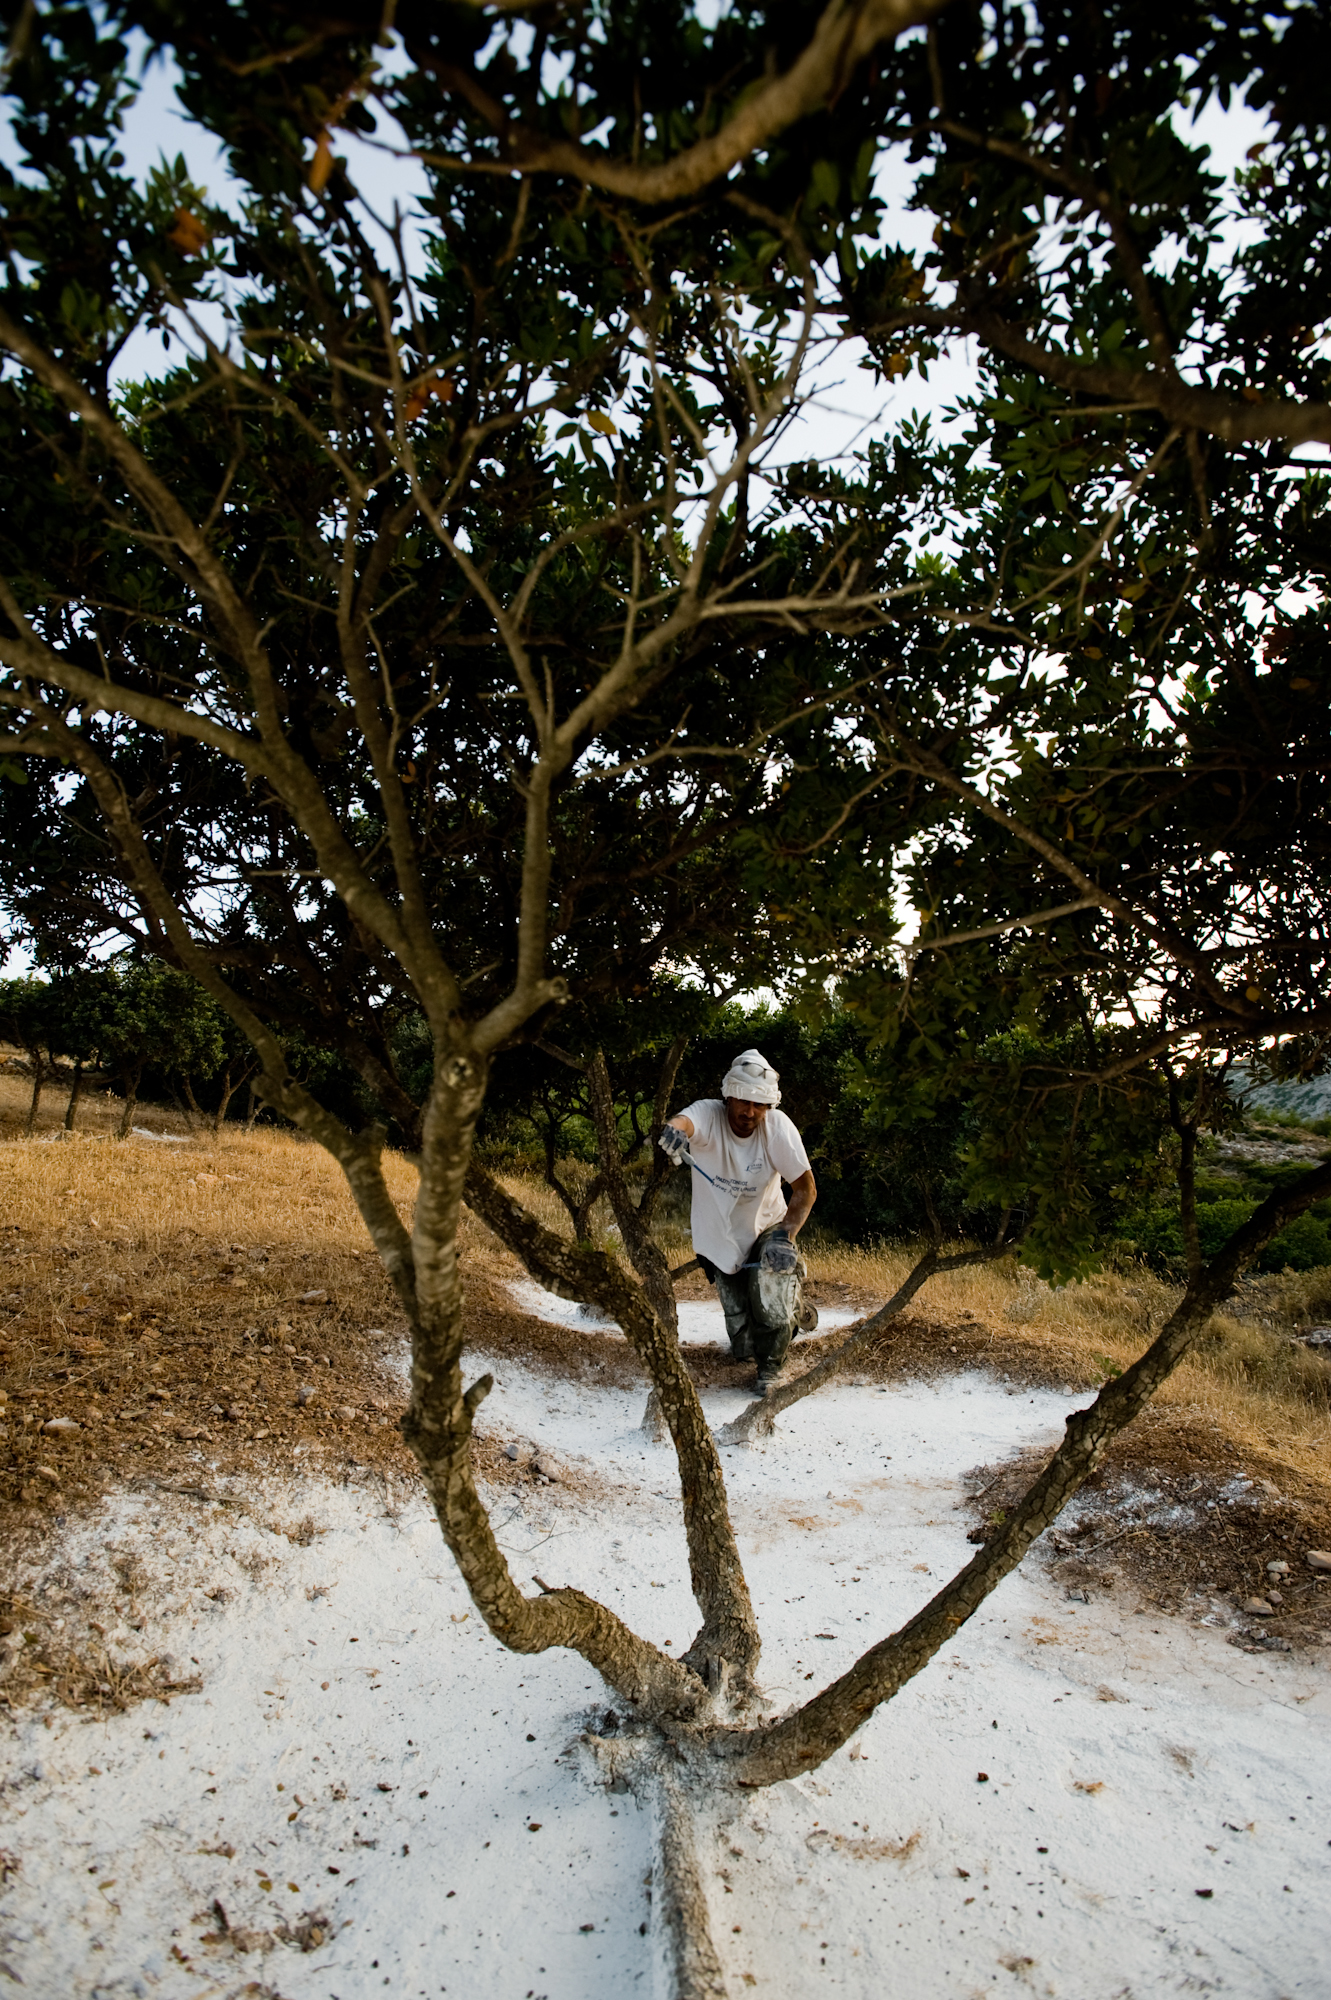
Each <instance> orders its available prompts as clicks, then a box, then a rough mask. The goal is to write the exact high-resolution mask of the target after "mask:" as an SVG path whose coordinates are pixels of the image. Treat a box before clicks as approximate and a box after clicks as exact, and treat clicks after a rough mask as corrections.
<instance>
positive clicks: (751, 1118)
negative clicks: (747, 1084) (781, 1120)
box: [726, 1097, 767, 1139]
mask: <svg viewBox="0 0 1331 2000" xmlns="http://www.w3.org/2000/svg"><path fill="white" fill-rule="evenodd" d="M766 1116H767V1106H766V1105H765V1104H751V1103H750V1102H749V1099H748V1098H747V1097H728V1098H727V1099H726V1117H727V1118H728V1119H729V1120H730V1129H731V1131H732V1132H733V1133H734V1134H735V1137H736V1138H737V1139H751V1138H752V1137H753V1135H754V1133H755V1132H756V1131H757V1130H758V1127H759V1126H760V1125H761V1124H762V1122H763V1120H764V1118H766Z"/></svg>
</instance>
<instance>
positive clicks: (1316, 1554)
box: [1304, 1549, 1331, 1574]
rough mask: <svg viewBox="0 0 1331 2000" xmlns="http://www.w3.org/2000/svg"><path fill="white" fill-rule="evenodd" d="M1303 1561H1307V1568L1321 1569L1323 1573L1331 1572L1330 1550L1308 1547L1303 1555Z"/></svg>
mask: <svg viewBox="0 0 1331 2000" xmlns="http://www.w3.org/2000/svg"><path fill="white" fill-rule="evenodd" d="M1304 1561H1305V1562H1306V1563H1307V1565H1308V1567H1309V1569H1316V1570H1321V1571H1322V1572H1323V1573H1324V1574H1331V1551H1328V1550H1326V1549H1309V1550H1308V1553H1307V1555H1306V1556H1305V1557H1304Z"/></svg>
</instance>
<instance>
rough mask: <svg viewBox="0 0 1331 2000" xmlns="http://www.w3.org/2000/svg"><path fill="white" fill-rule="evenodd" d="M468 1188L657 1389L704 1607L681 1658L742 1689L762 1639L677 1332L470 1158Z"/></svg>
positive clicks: (545, 1277) (717, 1463)
mask: <svg viewBox="0 0 1331 2000" xmlns="http://www.w3.org/2000/svg"><path fill="white" fill-rule="evenodd" d="M466 1190H467V1193H466V1198H467V1204H468V1206H469V1207H470V1208H471V1209H472V1210H473V1211H474V1212H475V1213H476V1214H477V1215H478V1216H479V1217H480V1219H481V1221H482V1222H484V1223H486V1224H488V1226H489V1227H490V1228H491V1229H493V1230H494V1232H495V1235H496V1236H498V1237H499V1239H500V1241H501V1242H503V1243H506V1244H507V1245H508V1248H509V1249H510V1250H512V1251H513V1253H514V1255H515V1256H517V1257H518V1258H519V1259H520V1261H521V1262H522V1263H523V1264H525V1265H526V1267H527V1269H528V1270H529V1271H530V1272H531V1274H532V1276H533V1277H534V1278H537V1279H539V1281H540V1282H541V1283H542V1284H544V1285H548V1286H549V1288H550V1289H551V1291H553V1292H556V1293H558V1294H559V1296H560V1297H561V1298H568V1299H578V1300H580V1301H583V1302H585V1303H589V1304H592V1305H599V1306H600V1307H601V1308H602V1310H603V1311H605V1312H607V1313H609V1315H610V1317H611V1318H612V1319H614V1320H615V1321H616V1322H617V1323H618V1324H619V1325H620V1326H621V1327H622V1328H623V1330H624V1333H625V1336H626V1337H627V1339H628V1342H629V1345H630V1347H632V1349H633V1351H634V1353H635V1354H636V1355H637V1357H638V1359H639V1360H640V1361H641V1363H642V1365H643V1367H644V1368H645V1369H646V1371H647V1375H648V1378H649V1380H650V1381H651V1382H652V1384H653V1386H654V1387H655V1388H656V1389H657V1391H658V1392H659V1394H660V1398H661V1406H662V1410H663V1412H664V1415H665V1420H666V1423H667V1424H668V1425H669V1427H670V1436H671V1439H672V1442H673V1444H674V1447H675V1455H676V1458H677V1460H678V1463H679V1476H680V1490H681V1499H682V1502H683V1511H684V1531H685V1536H686V1539H687V1542H688V1550H689V1581H690V1584H691V1586H692V1589H693V1595H694V1597H695V1599H696V1600H697V1603H698V1606H699V1608H700V1610H701V1611H702V1614H703V1627H702V1630H701V1631H700V1632H699V1633H698V1635H697V1637H696V1638H695V1639H694V1641H693V1644H692V1645H691V1646H690V1647H689V1649H688V1652H687V1653H685V1654H684V1656H683V1661H682V1662H681V1664H687V1665H688V1666H689V1667H692V1668H693V1670H694V1672H695V1673H697V1674H698V1676H699V1677H700V1679H701V1680H703V1681H705V1682H706V1684H707V1685H708V1686H709V1687H712V1688H715V1689H718V1690H719V1689H721V1688H722V1687H724V1686H725V1684H726V1681H727V1679H728V1677H729V1675H730V1674H731V1673H733V1674H734V1675H735V1676H736V1678H737V1681H738V1684H739V1687H740V1688H741V1689H742V1688H744V1687H745V1686H747V1684H748V1682H749V1679H750V1676H751V1675H752V1672H753V1669H754V1667H755V1666H756V1665H757V1662H758V1655H759V1652H760V1650H761V1646H762V1641H761V1639H760V1638H759V1636H758V1626H757V1622H756V1620H755V1618H754V1615H753V1605H752V1602H751V1600H750V1597H749V1587H748V1584H747V1583H746V1582H745V1578H744V1569H743V1565H742V1564H741V1562H740V1557H739V1550H738V1549H737V1548H736V1546H735V1534H734V1529H733V1528H732V1526H731V1522H730V1510H729V1506H728V1504H727V1501H726V1489H725V1480H724V1479H723V1477H722V1474H721V1460H720V1457H719V1455H718V1453H717V1449H716V1440H715V1439H714V1438H713V1436H712V1433H711V1431H710V1430H709V1429H708V1426H707V1419H706V1417H705V1416H704V1414H703V1408H702V1404H701V1403H700V1401H699V1400H698V1391H697V1388H696V1387H695V1385H694V1381H693V1377H692V1376H691V1375H690V1374H689V1372H688V1370H687V1369H686V1368H685V1366H684V1362H683V1360H682V1358H681V1356H680V1352H679V1341H678V1338H677V1336H676V1335H674V1334H672V1333H669V1332H667V1330H666V1328H665V1327H664V1326H663V1325H662V1323H661V1321H660V1320H659V1319H658V1317H657V1315H656V1313H655V1312H654V1311H653V1310H652V1307H651V1305H650V1303H649V1302H648V1300H647V1298H646V1296H645V1294H644V1292H643V1291H642V1289H640V1287H639V1286H637V1285H635V1284H634V1283H633V1282H632V1280H631V1279H630V1278H629V1276H628V1274H627V1273H626V1272H625V1271H624V1269H623V1268H622V1266H621V1265H619V1264H618V1263H616V1262H615V1260H614V1258H612V1257H607V1256H605V1255H604V1254H603V1253H602V1252H601V1251H599V1250H590V1249H586V1248H583V1247H581V1246H579V1245H576V1244H571V1243H568V1242H567V1241H566V1240H565V1239H564V1238H563V1237H561V1236H556V1235H554V1234H553V1232H552V1231H550V1230H548V1229H543V1228H542V1227H541V1225H540V1223H539V1222H537V1220H536V1218H535V1216H533V1215H529V1214H528V1213H527V1211H526V1209H524V1208H523V1207H522V1206H521V1204H520V1203H519V1202H516V1201H514V1200H512V1199H511V1198H510V1197H509V1196H508V1195H506V1194H505V1193H504V1190H503V1189H502V1188H501V1187H500V1186H499V1185H498V1183H497V1182H496V1181H495V1180H493V1179H492V1178H491V1176H490V1175H489V1174H487V1173H486V1172H485V1170H484V1168H483V1167H481V1166H479V1165H478V1164H477V1163H476V1162H475V1161H474V1160H473V1162H472V1163H471V1166H470V1168H469V1170H468V1174H467V1183H466ZM491 1630H494V1627H493V1625H492V1626H491ZM498 1636H500V1637H502V1636H503V1635H502V1633H501V1634H499V1635H498ZM588 1657H590V1655H589V1656H588Z"/></svg>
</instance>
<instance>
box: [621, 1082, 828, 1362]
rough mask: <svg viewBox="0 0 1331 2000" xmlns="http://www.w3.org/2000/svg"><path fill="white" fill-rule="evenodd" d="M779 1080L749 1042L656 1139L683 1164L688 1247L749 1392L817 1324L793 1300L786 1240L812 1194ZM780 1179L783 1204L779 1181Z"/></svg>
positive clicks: (797, 1279) (798, 1282) (791, 1251)
mask: <svg viewBox="0 0 1331 2000" xmlns="http://www.w3.org/2000/svg"><path fill="white" fill-rule="evenodd" d="M779 1082H780V1079H779V1077H778V1076H777V1073H776V1071H775V1070H774V1069H773V1068H772V1067H771V1065H770V1063H768V1062H767V1060H766V1059H765V1058H764V1057H763V1056H762V1055H760V1053H759V1052H758V1050H757V1049H745V1051H744V1053H743V1055H739V1056H736V1058H735V1060H734V1062H733V1063H732V1064H731V1066H730V1068H729V1070H728V1071H727V1072H726V1077H725V1081H724V1082H723V1083H722V1085H721V1096H720V1098H719V1099H718V1098H715V1097H707V1098H700V1099H699V1101H698V1102H697V1103H696V1104H690V1105H689V1107H688V1109H687V1111H680V1112H677V1113H676V1115H675V1116H674V1117H673V1118H671V1119H669V1120H668V1121H667V1123H666V1125H665V1126H664V1128H663V1129H662V1132H661V1137H660V1141H659V1144H660V1145H661V1147H662V1149H663V1150H664V1151H665V1152H667V1153H668V1154H669V1155H670V1157H671V1158H672V1160H674V1162H675V1164H676V1165H677V1166H678V1165H682V1164H683V1161H684V1159H685V1157H686V1156H688V1158H689V1165H690V1166H691V1168H692V1169H693V1205H692V1217H691V1221H692V1228H693V1247H694V1250H695V1251H696V1253H697V1257H698V1262H699V1263H700V1264H701V1265H702V1267H703V1270H704V1271H705V1272H706V1273H707V1276H708V1278H709V1279H710V1281H711V1283H712V1284H714V1285H715V1286H716V1291H717V1296H718V1298H719V1299H720V1301H721V1309H722V1311H723V1312H724V1313H725V1316H726V1332H727V1333H728V1334H729V1336H730V1347H731V1352H732V1353H733V1354H734V1356H735V1358H736V1360H737V1361H756V1362H757V1364H758V1393H759V1394H760V1395H765V1394H766V1393H767V1391H768V1389H770V1388H771V1386H772V1384H773V1383H774V1382H775V1381H776V1380H777V1378H778V1377H779V1376H780V1373H781V1370H782V1367H783V1365H784V1363H785V1359H786V1354H787V1351H788V1350H789V1347H790V1343H791V1341H792V1340H793V1339H794V1338H795V1335H796V1334H797V1333H799V1332H808V1331H809V1329H810V1328H812V1327H815V1326H816V1325H817V1324H818V1315H817V1313H816V1312H815V1311H814V1309H813V1307H812V1306H805V1305H804V1304H803V1303H802V1299H801V1288H802V1280H803V1279H804V1277H805V1275H806V1271H805V1265H804V1261H803V1259H802V1258H801V1257H799V1256H798V1255H797V1253H796V1250H795V1247H794V1245H795V1238H796V1237H797V1236H798V1235H799V1232H800V1229H801V1228H802V1226H803V1225H804V1223H805V1222H807V1221H808V1219H809V1211H810V1210H811V1209H812V1207H813V1204H814V1202H815V1201H816V1200H817V1198H818V1190H817V1188H816V1187H815V1185H814V1179H813V1170H812V1168H811V1167H810V1165H809V1156H808V1154H807V1153H806V1152H805V1150H804V1142H803V1141H802V1139H801V1138H800V1135H799V1133H798V1131H797V1130H796V1128H795V1126H794V1124H793V1123H792V1121H791V1120H790V1119H789V1118H787V1116H786V1114H785V1112H784V1111H778V1110H777V1106H778V1105H779V1104H780V1102H781V1092H780V1089H779V1088H778V1085H779ZM783 1180H785V1181H787V1182H788V1183H789V1185H790V1201H789V1203H787V1202H786V1200H785V1199H784V1197H783V1195H782V1193H781V1183H782V1181H783Z"/></svg>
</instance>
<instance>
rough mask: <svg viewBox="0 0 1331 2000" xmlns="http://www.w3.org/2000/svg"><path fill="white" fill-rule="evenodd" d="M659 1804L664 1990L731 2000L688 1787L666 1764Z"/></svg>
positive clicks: (657, 1875)
mask: <svg viewBox="0 0 1331 2000" xmlns="http://www.w3.org/2000/svg"><path fill="white" fill-rule="evenodd" d="M667 1754H668V1753H667ZM655 1805H656V1853H655V1858H654V1865H653V1868H652V1929H653V1931H654V1933H655V1942H656V1944H657V1948H658V1950H659V1951H660V1952H661V1954H662V1957H663V1958H664V1960H665V1964H664V1967H663V1968H662V1969H663V1970H664V1972H665V1981H664V1985H665V1991H666V1993H667V1994H668V1995H669V2000H726V1982H725V1976H724V1974H723V1973H722V1971H721V1961H720V1959H719V1957H718V1956H717V1950H716V1946H715V1944H714V1943H713V1942H712V1927H711V1920H710V1912H709V1911H708V1907H707V1890H706V1888H705V1886H704V1883H703V1876H702V1870H701V1869H700V1868H699V1866H698V1851H697V1846H696V1844H695V1842H694V1838H693V1820H692V1815H691V1814H690V1812H689V1808H688V1801H687V1799H686V1797H685V1795H684V1788H683V1786H682V1785H681V1784H680V1782H679V1779H678V1778H677V1777H676V1775H675V1773H674V1772H673V1771H671V1770H669V1769H667V1768H663V1769H662V1770H661V1771H660V1773H659V1775H658V1778H657V1784H656V1800H655Z"/></svg>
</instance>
